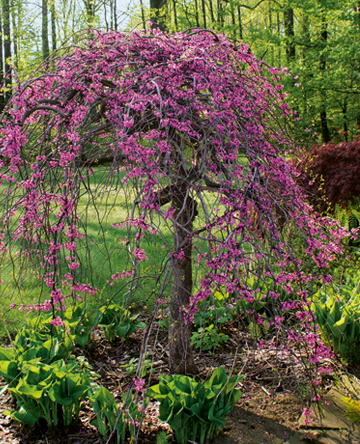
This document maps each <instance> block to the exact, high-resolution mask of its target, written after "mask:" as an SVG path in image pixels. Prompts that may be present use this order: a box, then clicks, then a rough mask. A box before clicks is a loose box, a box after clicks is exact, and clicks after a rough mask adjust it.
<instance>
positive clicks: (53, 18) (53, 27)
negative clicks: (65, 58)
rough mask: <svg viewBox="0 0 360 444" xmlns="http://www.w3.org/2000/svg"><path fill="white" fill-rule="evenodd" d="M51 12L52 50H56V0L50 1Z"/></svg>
mask: <svg viewBox="0 0 360 444" xmlns="http://www.w3.org/2000/svg"><path fill="white" fill-rule="evenodd" d="M50 13H51V43H52V50H53V51H56V48H57V45H56V10H55V0H51V2H50Z"/></svg>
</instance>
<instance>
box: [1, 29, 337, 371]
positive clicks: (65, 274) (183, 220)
mask: <svg viewBox="0 0 360 444" xmlns="http://www.w3.org/2000/svg"><path fill="white" fill-rule="evenodd" d="M49 66H51V70H50V71H46V68H44V69H43V71H41V70H39V71H38V73H37V74H36V76H34V78H32V79H31V80H28V81H27V82H25V83H24V84H19V85H18V87H17V89H16V92H15V93H14V96H13V98H12V100H11V101H10V102H9V104H8V106H7V108H6V111H5V113H4V114H3V116H2V120H1V141H0V143H1V170H0V171H1V182H2V188H1V190H2V191H1V192H2V193H4V194H3V196H4V198H3V199H2V205H1V210H2V214H3V216H2V222H3V245H2V246H3V254H4V256H6V257H7V258H9V256H10V255H12V256H11V257H12V258H14V257H15V256H16V254H17V256H18V257H19V259H18V260H19V261H21V260H23V261H24V260H25V261H28V262H31V261H35V259H38V261H39V263H40V265H39V267H40V270H41V272H38V277H39V282H40V284H41V285H42V286H43V287H44V288H45V290H44V292H45V294H47V297H46V298H45V299H46V300H44V301H42V302H41V303H38V304H37V305H36V307H35V308H37V309H42V310H52V311H53V314H54V321H53V322H54V323H55V324H56V323H61V310H62V309H63V307H64V305H66V304H67V298H69V297H73V298H74V299H76V297H78V298H80V297H84V294H86V293H90V294H94V293H95V292H96V288H94V286H93V285H91V276H89V273H88V271H89V270H90V269H91V268H90V265H89V264H88V263H87V259H88V260H89V261H91V257H90V255H80V254H79V248H80V246H81V245H83V244H84V242H86V237H87V224H88V223H90V222H91V223H97V224H98V225H99V230H100V228H101V224H102V223H104V221H106V217H105V216H104V214H105V212H106V210H107V206H106V200H104V198H103V199H102V200H101V203H102V207H101V209H99V213H98V214H99V216H98V219H97V220H96V221H94V220H92V221H89V220H88V219H87V218H86V216H84V215H83V216H81V214H79V211H78V208H79V207H78V203H79V200H80V199H84V198H87V199H88V202H89V206H90V205H95V204H96V201H97V199H98V197H99V196H98V194H99V193H100V191H99V190H101V193H102V196H103V195H104V193H112V194H114V193H118V195H119V196H120V200H121V202H122V203H121V205H122V207H123V208H126V211H127V216H126V217H125V218H123V220H119V221H118V223H116V224H114V225H113V228H112V229H114V230H118V231H119V233H121V237H122V238H121V241H122V245H123V248H124V250H125V251H126V252H127V255H128V256H127V257H128V259H129V260H128V261H124V264H123V267H122V269H121V270H116V273H115V275H113V277H112V279H118V278H119V279H120V278H123V279H125V281H124V287H126V297H127V298H129V299H130V300H131V297H132V295H134V294H135V292H136V291H137V289H138V288H139V285H140V282H141V279H142V278H144V279H147V282H149V280H151V279H153V280H154V286H153V288H154V289H156V298H155V299H158V300H161V301H167V302H168V303H169V307H170V331H169V356H170V367H171V370H172V371H173V372H177V373H193V372H195V371H196V366H195V363H194V359H193V356H192V353H191V347H190V335H191V324H192V318H193V315H194V313H195V312H196V310H197V304H198V302H199V301H200V300H203V299H205V298H206V297H208V296H209V295H211V294H212V293H213V292H214V291H223V292H224V293H226V294H231V296H232V298H233V300H234V299H236V300H238V301H246V303H247V304H250V305H251V304H252V303H253V301H254V300H255V299H256V297H257V291H258V290H256V286H254V285H253V284H251V285H250V282H252V283H253V282H254V280H256V281H259V282H262V284H263V287H264V288H265V289H266V296H267V298H270V299H271V301H272V308H271V312H272V313H274V319H273V325H274V326H275V327H276V328H278V329H281V328H282V326H283V325H285V322H283V321H284V316H285V315H284V314H283V313H284V310H285V311H286V313H287V317H289V315H288V313H289V312H291V310H292V311H295V312H297V314H298V318H299V319H301V320H303V319H304V318H306V317H307V316H308V315H309V311H307V310H304V305H306V304H307V297H308V292H307V288H308V284H309V282H310V281H311V280H313V279H317V278H318V277H319V275H320V272H321V269H322V267H326V266H327V264H328V262H329V261H331V260H332V258H333V256H334V254H335V253H336V252H337V251H338V249H339V247H338V241H337V237H336V233H337V231H336V229H335V228H334V227H329V229H327V231H326V230H325V229H324V227H323V226H321V225H320V224H319V223H318V221H317V220H316V219H315V218H313V217H312V216H311V213H310V209H309V207H308V206H307V205H306V204H305V203H304V199H303V196H302V193H301V192H300V190H299V188H298V187H297V186H296V185H295V182H294V180H293V178H292V172H291V169H290V167H289V165H288V164H287V162H286V160H285V157H284V155H283V154H284V152H286V151H287V150H289V149H292V145H291V143H290V142H289V140H288V138H287V136H286V133H285V128H286V119H287V117H289V116H290V115H291V112H290V110H289V107H288V105H287V104H286V102H285V95H284V94H283V92H282V86H281V84H280V83H279V74H281V73H280V72H279V71H278V70H277V69H272V68H269V67H267V66H265V65H264V63H262V62H261V61H259V60H257V59H256V58H255V57H254V55H253V54H252V53H251V52H250V51H249V47H248V46H247V45H244V44H240V45H239V46H234V45H233V44H231V43H230V42H229V41H228V40H227V39H226V37H224V36H221V35H219V36H217V35H215V34H214V33H212V32H209V31H204V30H200V29H195V30H190V31H187V32H184V33H177V34H172V35H168V34H166V33H162V32H160V31H158V30H153V29H152V30H149V31H147V32H131V33H118V32H111V33H106V34H103V33H101V32H95V31H94V32H92V33H91V34H90V35H89V34H86V35H84V36H83V38H80V37H79V43H78V44H77V45H76V46H73V47H71V48H67V49H64V50H63V51H62V52H61V55H59V56H58V57H57V58H54V59H53V61H52V62H51V63H50V64H48V65H47V68H49ZM285 73H286V70H285ZM104 161H108V162H110V164H109V166H108V168H107V169H106V171H107V179H106V180H104V179H103V180H102V183H101V186H100V185H99V186H98V188H96V190H97V191H96V192H95V191H94V188H93V187H92V186H91V183H92V182H91V180H92V179H91V175H92V174H93V171H94V170H95V171H96V165H100V164H102V163H103V162H104ZM106 229H107V228H106ZM119 235H120V234H119ZM14 243H15V244H16V247H14V248H15V250H16V251H15V253H16V254H15V255H14V254H13V250H11V248H10V247H11V245H15V244H14ZM299 251H301V255H299ZM80 256H81V257H80ZM108 256H109V260H110V261H111V253H109V255H108ZM155 256H157V259H159V258H160V264H161V265H160V266H159V265H158V264H159V260H157V261H156V264H157V265H155V261H154V257H155ZM98 265H99V264H92V267H94V266H96V267H97V266H98ZM109 279H110V277H109ZM110 280H111V279H110ZM279 287H281V289H282V291H284V290H285V291H286V292H287V293H288V294H289V295H290V296H291V295H293V293H294V289H296V292H297V294H296V295H295V297H293V299H290V302H289V300H288V301H287V303H286V304H287V305H286V306H284V305H283V302H280V297H279V295H280V293H279V291H280V290H279ZM146 288H148V287H146ZM145 296H148V295H144V297H145ZM257 299H258V298H257ZM260 303H261V301H260ZM275 309H276V310H275ZM250 311H251V310H250ZM275 314H276V316H275ZM260 318H261V316H260ZM310 321H311V319H310ZM260 322H261V319H259V323H260ZM309 325H310V324H309ZM309 328H310V327H309ZM307 334H308V336H307V337H308V339H309V331H308V332H307ZM314 337H315V336H314ZM286 338H287V339H289V338H290V339H291V340H300V339H299V338H300V333H299V332H295V331H293V332H291V333H290V332H288V333H287V336H286V337H285V336H284V339H286ZM309 342H311V341H309Z"/></svg>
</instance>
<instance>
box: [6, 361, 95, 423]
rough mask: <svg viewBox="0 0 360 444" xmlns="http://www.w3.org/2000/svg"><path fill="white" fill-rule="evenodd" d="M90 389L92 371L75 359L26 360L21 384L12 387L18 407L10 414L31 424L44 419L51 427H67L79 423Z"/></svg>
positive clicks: (19, 382) (11, 391) (20, 379)
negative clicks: (82, 404) (85, 368)
mask: <svg viewBox="0 0 360 444" xmlns="http://www.w3.org/2000/svg"><path fill="white" fill-rule="evenodd" d="M90 388H91V378H89V374H88V373H87V372H84V371H83V369H82V368H81V366H79V363H78V362H77V361H75V360H71V361H70V362H68V363H65V361H63V360H59V361H56V362H54V363H53V364H51V365H48V364H41V363H39V362H36V363H26V364H25V365H24V366H23V368H22V374H21V377H20V378H19V381H18V383H17V385H16V386H15V387H10V388H9V391H10V393H11V395H12V396H13V397H14V398H15V400H16V402H17V409H16V410H14V411H12V412H6V413H7V414H9V415H10V416H11V417H13V418H14V419H16V420H18V421H20V422H23V423H25V424H28V425H31V426H32V425H34V424H35V423H36V422H38V421H39V419H40V418H43V419H45V421H46V424H47V426H48V427H52V426H60V425H62V426H64V427H67V426H69V425H70V424H71V423H73V422H77V420H78V417H79V412H80V408H81V403H82V401H83V400H84V399H85V397H86V396H87V393H88V391H89V389H90Z"/></svg>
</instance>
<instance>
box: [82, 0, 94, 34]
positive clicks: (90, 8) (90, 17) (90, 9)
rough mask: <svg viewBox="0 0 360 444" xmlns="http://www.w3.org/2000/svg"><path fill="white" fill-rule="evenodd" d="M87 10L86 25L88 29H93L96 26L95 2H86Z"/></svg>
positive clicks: (87, 0) (88, 0) (86, 0)
mask: <svg viewBox="0 0 360 444" xmlns="http://www.w3.org/2000/svg"><path fill="white" fill-rule="evenodd" d="M84 1H85V10H86V23H87V26H88V28H93V27H94V25H95V0H84Z"/></svg>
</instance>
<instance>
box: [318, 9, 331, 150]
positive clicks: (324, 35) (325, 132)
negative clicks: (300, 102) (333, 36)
mask: <svg viewBox="0 0 360 444" xmlns="http://www.w3.org/2000/svg"><path fill="white" fill-rule="evenodd" d="M327 28H328V23H327V16H326V7H325V5H324V6H323V7H322V9H321V33H320V39H321V49H320V58H319V69H320V73H321V79H322V82H321V85H320V89H319V94H320V125H321V135H322V140H323V142H324V143H328V142H330V133H329V128H328V123H327V113H326V90H325V88H324V82H323V80H324V77H325V70H326V56H325V52H326V47H327V39H328V30H327Z"/></svg>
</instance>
